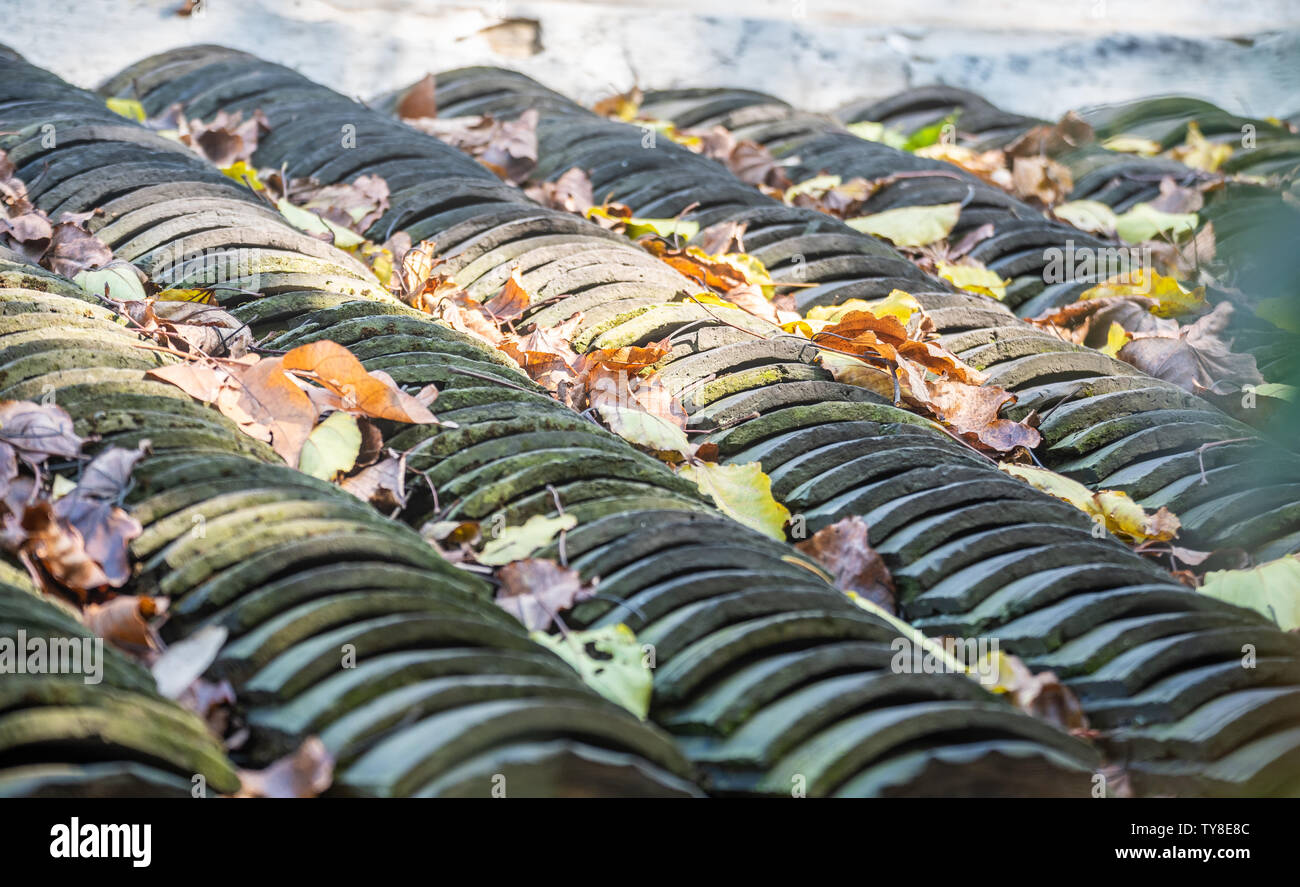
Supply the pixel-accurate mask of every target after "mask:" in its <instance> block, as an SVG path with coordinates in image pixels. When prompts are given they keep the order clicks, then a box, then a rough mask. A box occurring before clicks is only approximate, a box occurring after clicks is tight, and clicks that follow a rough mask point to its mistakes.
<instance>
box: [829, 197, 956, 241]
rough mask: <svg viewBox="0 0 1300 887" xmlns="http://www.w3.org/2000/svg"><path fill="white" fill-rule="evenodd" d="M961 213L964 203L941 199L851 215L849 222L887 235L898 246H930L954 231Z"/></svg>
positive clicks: (872, 231) (875, 233)
mask: <svg viewBox="0 0 1300 887" xmlns="http://www.w3.org/2000/svg"><path fill="white" fill-rule="evenodd" d="M960 216H961V204H960V203H940V204H937V205H935V206H903V207H899V208H898V209H887V210H885V211H884V212H882V213H876V214H874V215H870V216H859V217H858V218H856V219H849V220H848V221H847V224H848V226H849V227H850V228H852V229H853V230H855V231H861V232H863V233H864V234H871V235H874V236H876V237H883V238H885V239H886V240H888V241H889V242H890V243H893V244H894V245H895V246H927V245H929V244H931V243H934V242H935V241H937V240H943V239H944V238H945V237H947V236H948V235H949V234H951V233H952V229H953V228H955V227H956V226H957V219H958V218H959V217H960Z"/></svg>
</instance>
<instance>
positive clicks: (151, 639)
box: [81, 594, 165, 651]
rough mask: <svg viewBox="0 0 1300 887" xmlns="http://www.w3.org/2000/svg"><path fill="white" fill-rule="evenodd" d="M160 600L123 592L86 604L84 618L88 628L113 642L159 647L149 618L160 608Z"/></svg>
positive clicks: (134, 648)
mask: <svg viewBox="0 0 1300 887" xmlns="http://www.w3.org/2000/svg"><path fill="white" fill-rule="evenodd" d="M159 603H160V602H159V600H158V599H156V598H151V597H148V596H146V595H140V596H138V597H137V596H136V595H130V594H123V595H118V596H117V597H114V598H113V599H112V600H110V601H108V602H107V603H104V604H87V605H86V608H85V609H84V610H83V611H82V613H81V618H82V620H83V621H84V622H85V623H86V627H87V628H89V629H90V630H91V631H92V632H94V633H95V634H96V635H98V636H99V637H101V638H103V639H104V640H106V641H108V642H109V643H110V644H113V645H114V646H117V647H121V648H123V649H126V650H132V651H157V650H161V649H162V643H161V641H160V640H159V638H158V632H157V631H156V630H155V629H154V627H153V626H152V625H150V624H149V620H150V619H152V618H153V617H154V616H156V615H157V614H158V613H159V612H160V607H159ZM162 603H165V601H164V602H162Z"/></svg>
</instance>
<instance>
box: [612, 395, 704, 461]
mask: <svg viewBox="0 0 1300 887" xmlns="http://www.w3.org/2000/svg"><path fill="white" fill-rule="evenodd" d="M596 412H598V413H600V417H601V418H602V419H604V420H605V424H606V425H608V426H609V429H610V431H613V432H614V433H615V434H617V435H618V436H619V437H621V438H623V439H624V440H625V441H627V442H628V443H633V444H636V445H637V446H638V447H642V448H643V449H646V450H649V451H650V452H652V453H654V454H655V455H656V456H659V457H660V458H664V457H671V456H672V455H673V454H677V456H679V458H677V459H674V460H673V461H676V462H680V461H681V460H682V459H687V458H689V457H690V455H691V444H690V442H689V441H688V440H687V439H686V432H685V431H682V430H681V429H680V428H678V427H677V426H676V425H674V424H673V423H672V422H669V421H668V420H667V419H664V418H662V417H661V416H656V415H654V414H653V413H647V412H646V411H645V410H635V409H632V408H630V407H621V406H619V405H617V404H612V403H601V404H597V406H596Z"/></svg>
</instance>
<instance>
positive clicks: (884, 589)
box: [795, 516, 898, 613]
mask: <svg viewBox="0 0 1300 887" xmlns="http://www.w3.org/2000/svg"><path fill="white" fill-rule="evenodd" d="M867 530H868V527H867V522H866V521H865V520H863V519H862V518H861V517H857V516H853V517H846V518H844V519H843V520H841V521H838V522H836V523H833V524H831V525H830V526H828V527H822V528H821V529H820V530H818V531H817V532H816V533H814V534H813V536H812V538H811V539H806V540H804V541H803V542H800V543H798V544H797V545H796V546H795V547H796V548H798V549H799V550H800V551H802V552H803V553H804V554H806V555H809V556H810V557H812V558H814V559H816V560H817V561H818V562H819V563H821V565H822V566H824V567H825V568H826V569H827V570H829V571H830V574H831V577H832V578H833V579H834V580H835V585H836V587H837V588H839V589H840V590H841V591H852V592H854V593H855V594H858V595H861V596H862V597H864V598H866V599H867V600H870V601H872V602H873V603H875V604H877V605H879V606H880V607H881V608H883V609H885V610H887V611H888V612H890V613H896V612H898V610H897V605H896V604H895V599H894V580H893V578H892V577H891V576H890V575H889V568H888V567H886V566H885V562H884V560H883V559H882V558H881V557H880V555H879V553H877V552H876V550H875V549H874V548H872V547H871V545H870V543H869V542H868V541H867V537H868V533H867Z"/></svg>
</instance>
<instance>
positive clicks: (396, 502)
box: [339, 454, 406, 511]
mask: <svg viewBox="0 0 1300 887" xmlns="http://www.w3.org/2000/svg"><path fill="white" fill-rule="evenodd" d="M339 486H341V487H343V489H345V490H347V491H348V492H349V493H351V494H352V495H354V496H356V497H357V498H358V499H361V500H362V501H364V502H369V503H370V504H371V505H374V506H375V507H376V508H378V509H379V510H380V511H392V510H393V509H395V508H401V507H402V506H404V505H405V504H406V456H405V455H404V454H401V455H393V456H389V457H388V458H386V459H382V460H380V461H379V462H376V463H375V464H374V465H370V466H368V467H366V468H363V469H361V471H359V472H357V473H356V474H354V475H352V476H351V477H348V478H344V479H343V482H342V483H341V484H339Z"/></svg>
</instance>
